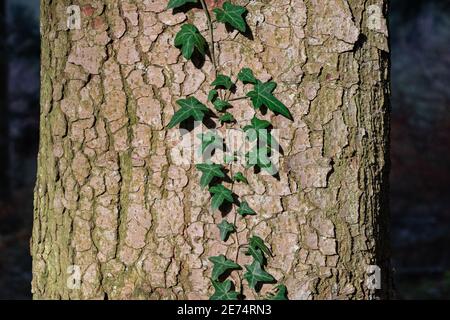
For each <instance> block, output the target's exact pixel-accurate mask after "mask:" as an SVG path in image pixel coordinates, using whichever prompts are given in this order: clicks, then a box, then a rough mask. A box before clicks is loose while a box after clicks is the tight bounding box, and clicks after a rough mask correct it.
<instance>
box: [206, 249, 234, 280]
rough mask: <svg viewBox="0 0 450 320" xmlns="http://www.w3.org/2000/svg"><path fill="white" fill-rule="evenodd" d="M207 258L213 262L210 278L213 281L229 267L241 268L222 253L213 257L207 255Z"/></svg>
mask: <svg viewBox="0 0 450 320" xmlns="http://www.w3.org/2000/svg"><path fill="white" fill-rule="evenodd" d="M208 260H209V261H211V262H212V263H213V270H212V275H211V279H212V280H214V281H216V280H218V279H219V277H220V276H221V275H222V274H224V273H225V272H226V271H228V270H230V269H232V270H234V269H241V266H240V265H238V264H237V263H236V262H234V261H232V260H229V259H227V258H226V257H225V256H224V255H223V254H221V255H219V256H215V257H209V258H208Z"/></svg>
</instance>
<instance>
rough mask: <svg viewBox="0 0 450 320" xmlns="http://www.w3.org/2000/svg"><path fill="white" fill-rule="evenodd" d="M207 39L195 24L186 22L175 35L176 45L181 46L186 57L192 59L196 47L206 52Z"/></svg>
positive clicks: (199, 50)
mask: <svg viewBox="0 0 450 320" xmlns="http://www.w3.org/2000/svg"><path fill="white" fill-rule="evenodd" d="M206 46H207V44H206V40H205V38H204V37H203V36H202V35H201V33H200V31H198V29H197V27H196V26H194V25H193V24H185V25H183V26H182V27H181V30H180V31H179V32H178V33H177V35H176V36H175V47H177V48H180V47H181V53H182V54H183V57H185V58H186V59H188V60H189V59H191V57H192V54H193V53H194V49H197V51H198V52H200V53H201V54H202V55H204V54H205V50H206Z"/></svg>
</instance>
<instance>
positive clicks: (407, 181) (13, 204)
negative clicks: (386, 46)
mask: <svg viewBox="0 0 450 320" xmlns="http://www.w3.org/2000/svg"><path fill="white" fill-rule="evenodd" d="M389 19H390V35H391V53H392V74H391V76H392V100H391V101H392V136H391V139H392V145H391V160H392V168H391V200H390V201H391V215H392V223H391V237H392V239H391V240H392V259H393V265H394V268H395V275H394V277H395V284H396V291H397V298H399V299H449V298H450V249H449V247H450V183H449V180H450V1H449V0H421V1H417V0H415V1H412V0H391V8H390V17H389ZM0 39H2V46H1V47H0V182H1V183H0V299H30V298H31V294H30V281H31V259H30V256H29V239H30V231H31V223H32V214H33V201H32V199H33V187H34V186H33V184H34V179H35V171H36V153H37V148H38V128H39V123H38V122H39V121H38V120H39V1H38V0H8V1H7V0H0Z"/></svg>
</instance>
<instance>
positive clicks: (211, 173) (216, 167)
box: [195, 163, 225, 188]
mask: <svg viewBox="0 0 450 320" xmlns="http://www.w3.org/2000/svg"><path fill="white" fill-rule="evenodd" d="M195 167H196V168H197V169H198V170H200V171H201V172H202V173H203V174H202V177H201V178H200V186H201V187H202V188H204V187H206V186H207V185H209V184H210V183H211V181H212V180H213V179H214V178H215V177H218V178H225V173H223V171H222V170H223V166H222V165H220V164H215V163H211V164H206V163H201V164H197V165H196V166H195Z"/></svg>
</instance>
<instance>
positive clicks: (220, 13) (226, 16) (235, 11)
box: [213, 1, 247, 32]
mask: <svg viewBox="0 0 450 320" xmlns="http://www.w3.org/2000/svg"><path fill="white" fill-rule="evenodd" d="M213 11H214V13H215V14H216V19H217V21H219V22H223V23H228V24H230V25H231V26H232V27H234V28H235V29H238V30H239V31H241V32H245V30H247V23H246V22H245V19H244V17H243V15H244V13H246V12H247V9H245V8H244V7H242V6H235V5H233V4H231V3H230V2H228V1H227V2H225V3H224V4H223V6H222V9H219V8H216V9H214V10H213Z"/></svg>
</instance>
